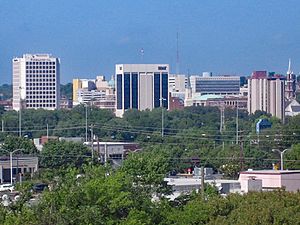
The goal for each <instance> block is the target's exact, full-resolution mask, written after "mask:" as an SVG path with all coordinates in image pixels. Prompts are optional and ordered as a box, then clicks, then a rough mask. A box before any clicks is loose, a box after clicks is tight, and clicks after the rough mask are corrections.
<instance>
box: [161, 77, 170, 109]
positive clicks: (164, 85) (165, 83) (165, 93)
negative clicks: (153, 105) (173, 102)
mask: <svg viewBox="0 0 300 225" xmlns="http://www.w3.org/2000/svg"><path fill="white" fill-rule="evenodd" d="M161 76H162V97H163V98H164V99H165V100H164V101H163V107H165V108H168V102H169V99H168V98H169V96H168V73H162V75H161Z"/></svg>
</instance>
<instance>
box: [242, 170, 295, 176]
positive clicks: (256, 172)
mask: <svg viewBox="0 0 300 225" xmlns="http://www.w3.org/2000/svg"><path fill="white" fill-rule="evenodd" d="M298 173H299V174H300V170H247V171H242V172H240V174H262V175H278V174H298Z"/></svg>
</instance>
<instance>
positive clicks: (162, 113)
mask: <svg viewBox="0 0 300 225" xmlns="http://www.w3.org/2000/svg"><path fill="white" fill-rule="evenodd" d="M159 100H160V107H161V137H162V138H163V137H164V106H163V101H166V100H167V99H165V98H160V99H159Z"/></svg>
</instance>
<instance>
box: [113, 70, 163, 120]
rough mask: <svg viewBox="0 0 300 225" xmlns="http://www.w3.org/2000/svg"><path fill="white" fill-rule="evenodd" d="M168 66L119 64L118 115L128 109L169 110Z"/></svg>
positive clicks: (117, 74) (117, 76) (120, 115)
mask: <svg viewBox="0 0 300 225" xmlns="http://www.w3.org/2000/svg"><path fill="white" fill-rule="evenodd" d="M168 76H169V65H168V64H117V65H116V100H117V104H116V115H117V116H119V117H122V116H123V114H124V112H125V110H127V109H138V110H146V109H150V110H152V109H153V108H157V107H161V106H163V107H165V108H169V107H168V106H169V96H168Z"/></svg>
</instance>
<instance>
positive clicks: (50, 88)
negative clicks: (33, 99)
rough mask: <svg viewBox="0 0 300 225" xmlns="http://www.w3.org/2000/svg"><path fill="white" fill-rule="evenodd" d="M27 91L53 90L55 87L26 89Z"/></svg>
mask: <svg viewBox="0 0 300 225" xmlns="http://www.w3.org/2000/svg"><path fill="white" fill-rule="evenodd" d="M28 90H54V91H55V87H26V91H28Z"/></svg>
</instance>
